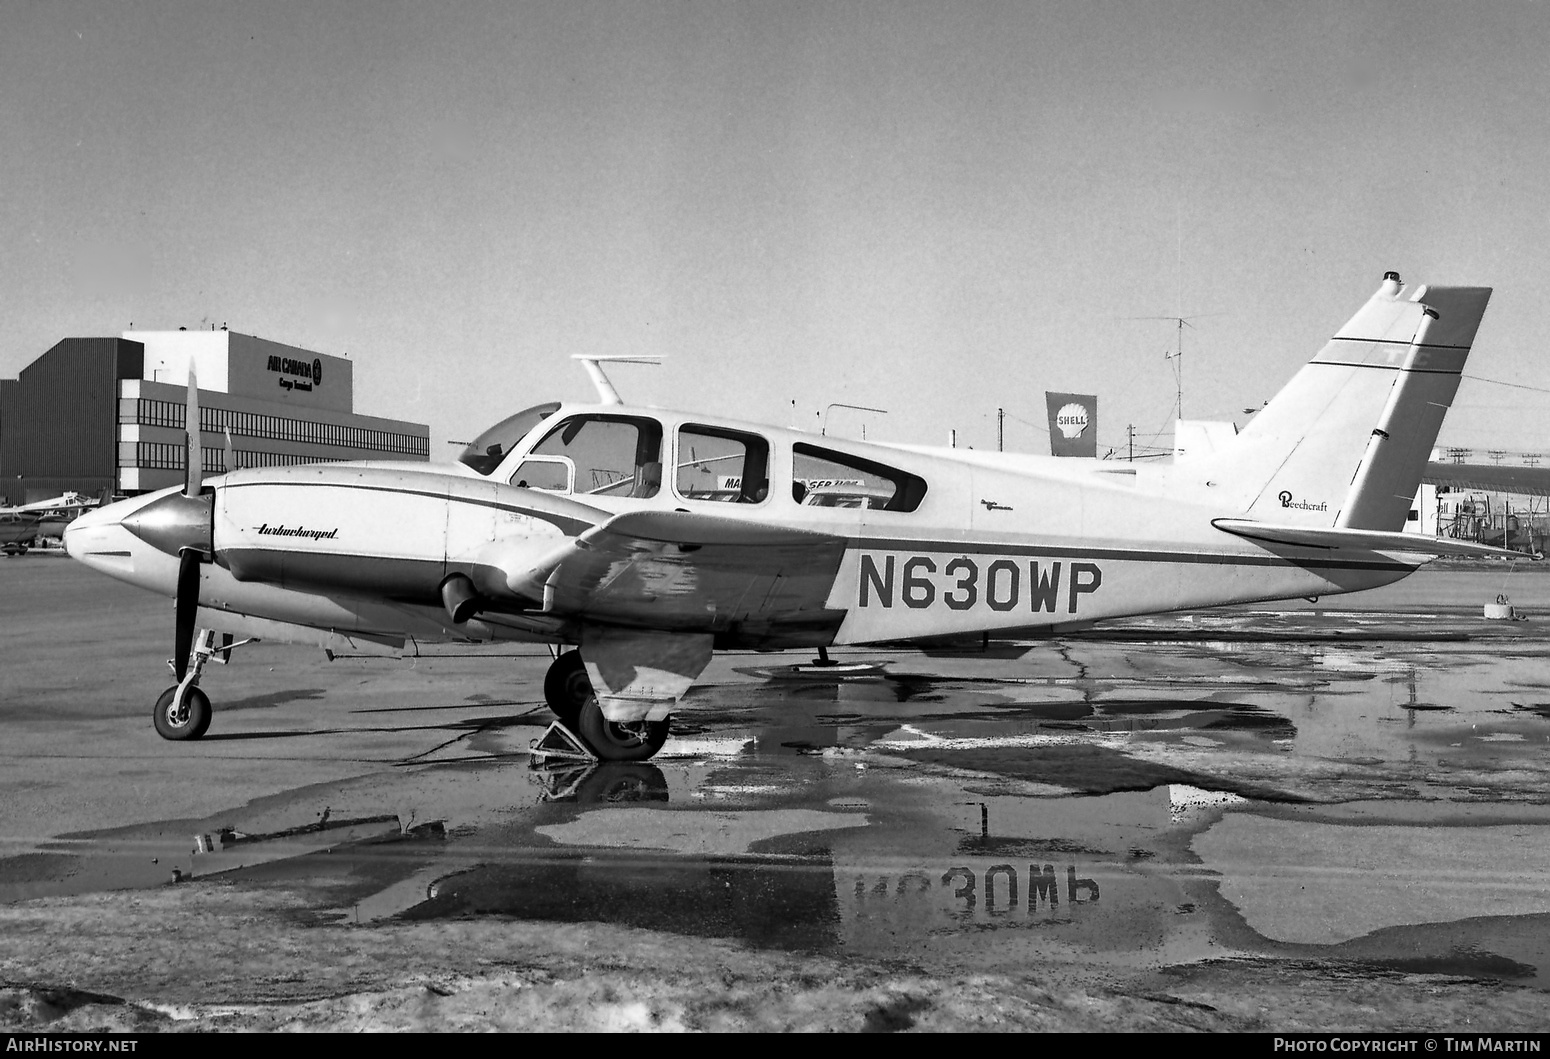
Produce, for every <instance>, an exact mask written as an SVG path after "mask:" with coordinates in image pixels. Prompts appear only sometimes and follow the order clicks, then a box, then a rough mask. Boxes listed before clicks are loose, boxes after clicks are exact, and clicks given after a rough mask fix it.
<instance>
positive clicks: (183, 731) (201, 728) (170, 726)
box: [151, 684, 211, 742]
mask: <svg viewBox="0 0 1550 1059" xmlns="http://www.w3.org/2000/svg"><path fill="white" fill-rule="evenodd" d="M177 693H178V686H177V685H176V684H174V685H173V686H172V687H170V688H168V689H167V690H166V691H164V692H162V693H161V697H160V698H158V699H157V700H156V708H155V710H154V712H153V713H152V714H151V719H152V721H153V723H155V725H156V734H157V735H159V736H161V737H162V738H163V739H171V740H173V741H175V742H183V741H185V740H188V739H198V738H199V737H200V736H202V735H204V734H205V732H207V731H209V729H210V714H211V710H210V698H209V696H207V695H206V694H205V693H204V692H202V691H200V690H199V689H198V688H189V689H188V695H187V696H186V697H185V700H184V702H185V705H187V707H188V715H187V716H186V717H184V718H183V719H182V722H181V723H179V722H178V721H177V720H175V719H174V718H172V717H171V716H169V714H170V713H171V711H172V700H173V697H174V696H176V695H177Z"/></svg>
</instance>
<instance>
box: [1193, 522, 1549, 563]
mask: <svg viewBox="0 0 1550 1059" xmlns="http://www.w3.org/2000/svg"><path fill="white" fill-rule="evenodd" d="M1211 525H1213V526H1215V527H1216V528H1217V529H1219V530H1224V531H1226V532H1227V533H1231V534H1234V535H1235V536H1238V537H1245V538H1247V539H1249V540H1252V541H1266V542H1269V543H1271V544H1295V545H1298V546H1300V547H1303V548H1331V549H1334V548H1340V549H1347V550H1354V551H1369V552H1410V553H1412V554H1415V555H1457V556H1469V557H1472V558H1476V559H1538V558H1540V556H1537V555H1534V556H1530V555H1525V554H1524V553H1523V552H1514V551H1509V550H1507V549H1506V548H1493V547H1491V546H1490V545H1488V544H1473V543H1471V542H1469V541H1456V540H1450V539H1449V538H1447V537H1424V536H1422V535H1421V534H1419V533H1386V532H1383V531H1382V530H1359V529H1336V528H1329V527H1323V526H1278V525H1274V524H1272V523H1269V522H1255V521H1253V520H1251V519H1242V518H1219V519H1212V520H1211Z"/></svg>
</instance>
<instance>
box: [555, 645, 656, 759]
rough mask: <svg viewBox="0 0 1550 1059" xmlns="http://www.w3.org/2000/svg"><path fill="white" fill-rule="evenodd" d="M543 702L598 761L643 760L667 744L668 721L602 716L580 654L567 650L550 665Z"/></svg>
mask: <svg viewBox="0 0 1550 1059" xmlns="http://www.w3.org/2000/svg"><path fill="white" fill-rule="evenodd" d="M544 701H545V702H547V703H548V704H549V709H551V710H553V711H554V715H555V716H556V717H558V718H559V719H560V723H561V724H563V725H564V726H565V727H566V728H567V729H569V730H570V731H571V733H572V734H574V735H576V736H579V737H580V738H581V740H582V742H584V743H586V745H587V748H588V749H589V750H591V751H592V753H593V754H595V755H597V757H598V758H599V759H600V760H603V761H645V760H646V759H648V758H650V757H652V756H653V755H655V754H656V752H657V751H658V750H661V749H662V744H664V743H666V742H667V732H668V724H669V721H670V720H671V718H667V719H664V720H660V721H633V722H629V723H621V722H618V721H610V720H608V718H606V717H604V716H603V710H602V707H600V706H599V705H598V703H597V695H596V694H594V693H593V691H592V681H591V679H590V678H589V677H588V676H587V667H586V665H585V664H584V663H583V662H582V660H581V652H580V651H567V652H565V653H564V654H562V655H559V656H558V657H556V658H555V660H554V661H553V662H552V663H551V664H550V666H549V672H548V673H547V674H545V676H544Z"/></svg>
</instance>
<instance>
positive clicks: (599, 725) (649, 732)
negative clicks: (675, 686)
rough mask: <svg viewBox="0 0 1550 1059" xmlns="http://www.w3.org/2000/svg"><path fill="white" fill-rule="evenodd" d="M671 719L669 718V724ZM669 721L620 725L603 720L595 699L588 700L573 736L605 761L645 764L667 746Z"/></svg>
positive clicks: (601, 711)
mask: <svg viewBox="0 0 1550 1059" xmlns="http://www.w3.org/2000/svg"><path fill="white" fill-rule="evenodd" d="M670 719H671V718H669V720H670ZM667 726H668V721H665V720H664V721H635V722H632V723H626V724H621V723H619V722H617V721H610V720H609V719H608V718H606V717H604V716H603V709H602V707H601V706H599V705H598V704H597V696H596V695H589V696H587V701H586V704H585V705H584V706H582V707H581V718H580V722H579V728H578V730H577V732H576V734H577V735H579V736H581V738H582V739H584V740H586V744H587V746H589V747H591V748H592V753H594V754H596V755H597V756H598V757H599V758H601V759H602V760H604V761H645V760H646V759H647V758H650V757H652V756H653V755H654V754H656V752H657V751H658V750H661V749H662V744H663V743H665V742H667Z"/></svg>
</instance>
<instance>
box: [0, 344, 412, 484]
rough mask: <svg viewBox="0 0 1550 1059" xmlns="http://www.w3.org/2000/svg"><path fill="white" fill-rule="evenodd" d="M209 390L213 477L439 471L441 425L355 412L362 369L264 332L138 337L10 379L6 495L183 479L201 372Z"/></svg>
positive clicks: (48, 358) (2, 476) (56, 355)
mask: <svg viewBox="0 0 1550 1059" xmlns="http://www.w3.org/2000/svg"><path fill="white" fill-rule="evenodd" d="M190 363H192V364H193V365H194V368H195V373H196V376H197V378H198V380H199V412H200V420H201V423H200V426H201V428H202V429H203V430H204V431H205V432H206V433H205V437H204V452H203V457H202V458H203V467H204V470H205V472H206V473H208V474H221V473H224V472H225V471H227V470H228V469H229V468H228V467H227V466H226V450H225V445H226V431H228V430H229V431H230V432H231V439H232V447H233V449H234V450H235V454H236V462H237V465H238V467H275V466H284V465H288V464H296V463H316V462H321V461H326V460H364V459H393V460H421V461H423V460H428V459H429V458H430V428H429V427H428V426H426V425H425V424H423V423H410V422H405V421H402V420H397V419H383V418H380V417H378V416H366V415H359V414H357V413H356V412H355V364H354V363H353V362H352V361H349V360H346V359H345V358H343V357H335V356H329V355H327V354H323V353H316V352H313V351H311V350H306V349H302V348H300V347H297V346H289V345H284V344H282V343H279V342H273V341H270V340H268V339H264V338H257V337H254V336H253V335H244V334H239V333H237V332H235V331H227V330H225V329H222V330H219V331H186V330H178V331H125V332H123V333H122V334H121V335H120V336H119V337H117V338H66V339H62V340H60V341H59V342H58V343H56V344H55V345H54V347H53V348H52V349H50V350H48V352H46V353H44V354H43V355H42V356H40V357H38V359H37V360H35V361H33V362H32V363H31V364H29V365H28V366H27V367H25V368H23V369H22V370H21V372H20V373H19V374H18V377H17V378H15V379H0V495H3V498H4V502H5V503H7V504H22V503H28V502H30V501H33V500H40V499H44V498H46V497H52V496H58V495H60V494H61V493H63V492H65V491H66V490H74V491H75V492H80V493H86V494H88V495H93V496H95V495H99V494H101V493H102V491H103V490H104V489H109V488H111V489H112V490H113V491H114V492H116V493H123V494H134V493H143V492H148V491H150V490H153V489H161V488H163V487H165V486H169V485H177V484H178V483H180V482H182V481H183V471H184V462H183V461H184V457H183V422H184V409H185V405H186V398H187V394H188V366H189V364H190Z"/></svg>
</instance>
